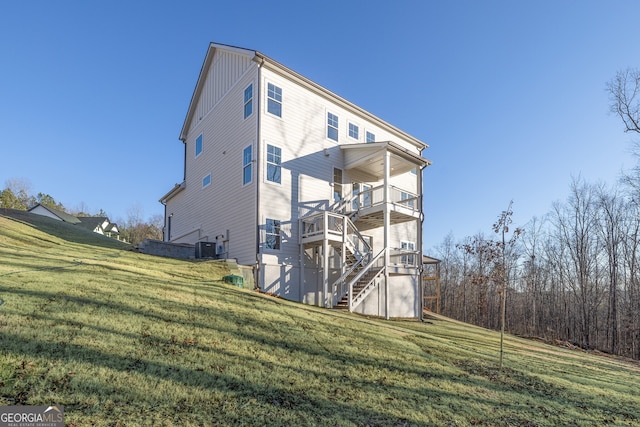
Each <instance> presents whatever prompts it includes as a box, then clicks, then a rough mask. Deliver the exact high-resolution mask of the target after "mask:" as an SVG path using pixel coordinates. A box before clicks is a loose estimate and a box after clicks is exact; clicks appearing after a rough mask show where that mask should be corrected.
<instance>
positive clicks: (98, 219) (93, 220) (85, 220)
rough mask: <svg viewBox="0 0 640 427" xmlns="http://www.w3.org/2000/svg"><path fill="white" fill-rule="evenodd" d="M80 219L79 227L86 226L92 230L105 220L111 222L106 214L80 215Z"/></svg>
mask: <svg viewBox="0 0 640 427" xmlns="http://www.w3.org/2000/svg"><path fill="white" fill-rule="evenodd" d="M78 220H79V221H80V223H79V224H78V226H79V227H82V228H86V229H89V230H91V231H93V230H95V229H96V228H98V227H99V226H101V225H102V224H104V223H105V221H106V222H107V223H108V222H109V218H107V217H105V216H80V217H78Z"/></svg>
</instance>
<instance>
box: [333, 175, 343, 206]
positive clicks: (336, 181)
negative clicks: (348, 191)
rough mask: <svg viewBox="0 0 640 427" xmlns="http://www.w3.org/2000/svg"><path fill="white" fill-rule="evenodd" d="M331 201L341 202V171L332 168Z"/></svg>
mask: <svg viewBox="0 0 640 427" xmlns="http://www.w3.org/2000/svg"><path fill="white" fill-rule="evenodd" d="M333 201H334V202H340V201H342V169H338V168H333Z"/></svg>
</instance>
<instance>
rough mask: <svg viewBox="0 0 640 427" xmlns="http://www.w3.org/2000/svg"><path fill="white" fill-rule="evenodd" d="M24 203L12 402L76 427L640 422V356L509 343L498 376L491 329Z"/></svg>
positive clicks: (5, 325) (0, 276)
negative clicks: (308, 295)
mask: <svg viewBox="0 0 640 427" xmlns="http://www.w3.org/2000/svg"><path fill="white" fill-rule="evenodd" d="M9 214H10V213H8V212H6V211H5V212H4V213H3V212H2V211H0V299H2V300H3V301H4V304H3V305H0V342H1V343H2V345H1V349H0V351H1V353H0V354H1V359H0V405H16V404H25V405H49V404H59V405H64V407H65V413H66V421H67V424H68V425H72V426H85V425H97V426H103V425H104V426H107V425H109V426H114V425H118V426H124V425H127V426H131V425H153V426H156V425H166V426H173V425H187V426H189V425H194V426H195V425H204V426H209V425H230V426H231V425H233V426H236V425H249V426H253V425H256V426H262V425H268V426H273V425H276V426H277V425H283V426H284V425H288V426H298V425H331V426H334V425H339V426H431V425H434V426H450V425H456V426H466V425H486V426H558V425H573V426H575V425H578V426H596V425H618V426H635V425H640V409H639V408H640V396H639V393H638V385H639V384H640V368H639V367H638V365H635V364H632V363H629V362H626V361H623V360H618V359H615V358H609V357H602V356H596V355H593V354H588V353H584V352H577V351H570V350H567V349H563V348H555V347H551V346H547V345H544V344H540V343H537V342H534V341H529V340H523V339H518V338H515V337H508V338H507V340H506V351H507V353H506V358H505V365H506V368H505V369H504V370H503V371H502V372H498V371H497V369H496V366H497V360H498V340H499V337H498V335H497V334H495V333H494V332H491V331H486V330H483V329H480V328H477V327H473V326H470V325H466V324H463V323H460V322H454V321H451V320H449V319H446V318H442V317H439V316H434V317H432V318H430V319H429V320H428V321H426V322H424V323H419V322H406V321H405V322H393V321H391V322H388V321H382V320H378V319H369V318H364V317H359V316H355V315H350V314H348V313H343V312H336V311H331V310H324V309H320V308H316V307H309V306H303V305H300V304H295V303H292V302H288V301H284V300H280V299H275V298H272V297H268V296H264V295H261V294H258V293H255V292H252V291H249V290H243V289H238V288H234V287H232V286H229V285H226V284H223V283H221V282H220V278H221V277H222V276H223V275H225V274H227V273H228V270H226V269H225V266H224V264H221V263H218V262H211V261H210V262H196V261H183V260H172V259H164V258H156V257H151V256H146V255H142V254H138V253H134V252H131V251H129V250H127V249H128V248H127V247H126V246H122V245H120V244H119V243H117V242H113V241H105V240H104V239H96V238H95V236H91V235H86V234H81V235H78V234H73V233H74V232H75V230H71V229H68V228H67V227H62V226H61V225H60V224H54V223H52V222H51V221H52V220H48V219H46V218H43V219H40V218H33V217H29V214H23V215H25V216H23V217H20V218H18V219H19V220H16V219H15V215H14V218H9V217H8V216H7V215H9ZM116 243H117V244H116Z"/></svg>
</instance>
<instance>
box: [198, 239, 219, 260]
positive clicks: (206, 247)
mask: <svg viewBox="0 0 640 427" xmlns="http://www.w3.org/2000/svg"><path fill="white" fill-rule="evenodd" d="M215 257H216V244H215V242H198V243H196V258H215Z"/></svg>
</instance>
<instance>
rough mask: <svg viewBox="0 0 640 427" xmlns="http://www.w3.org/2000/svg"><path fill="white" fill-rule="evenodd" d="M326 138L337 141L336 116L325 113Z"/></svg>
mask: <svg viewBox="0 0 640 427" xmlns="http://www.w3.org/2000/svg"><path fill="white" fill-rule="evenodd" d="M327 138H329V139H333V140H334V141H338V116H336V115H335V114H332V113H327Z"/></svg>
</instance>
